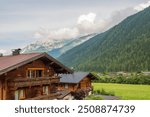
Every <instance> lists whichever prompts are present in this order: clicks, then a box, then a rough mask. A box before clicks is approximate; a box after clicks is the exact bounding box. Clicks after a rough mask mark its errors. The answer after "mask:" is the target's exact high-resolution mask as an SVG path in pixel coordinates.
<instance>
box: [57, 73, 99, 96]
mask: <svg viewBox="0 0 150 117" xmlns="http://www.w3.org/2000/svg"><path fill="white" fill-rule="evenodd" d="M94 79H96V77H95V76H94V75H93V74H92V73H87V72H74V73H72V74H62V75H61V79H60V84H59V87H58V89H59V90H69V91H71V92H75V91H77V90H84V91H86V92H88V94H91V91H92V90H93V86H92V80H94Z"/></svg>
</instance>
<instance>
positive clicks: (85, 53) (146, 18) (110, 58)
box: [59, 7, 150, 71]
mask: <svg viewBox="0 0 150 117" xmlns="http://www.w3.org/2000/svg"><path fill="white" fill-rule="evenodd" d="M59 60H60V61H61V62H62V63H63V64H65V65H67V66H69V67H73V68H74V69H75V70H81V71H148V70H150V7H148V8H146V9H145V10H143V11H141V12H139V13H137V14H135V15H132V16H130V17H128V18H126V19H125V20H123V21H122V22H121V23H119V24H118V25H116V26H114V27H113V28H111V29H110V30H108V31H106V32H104V33H101V34H98V35H96V36H95V37H93V38H91V39H90V40H88V41H86V42H84V43H83V44H81V45H79V46H76V47H75V48H73V49H71V50H69V51H67V52H66V53H64V54H63V55H61V56H60V57H59Z"/></svg>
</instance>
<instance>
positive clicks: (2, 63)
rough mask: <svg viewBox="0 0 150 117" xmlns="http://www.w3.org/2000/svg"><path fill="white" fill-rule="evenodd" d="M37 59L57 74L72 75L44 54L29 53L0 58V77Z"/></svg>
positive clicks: (64, 67)
mask: <svg viewBox="0 0 150 117" xmlns="http://www.w3.org/2000/svg"><path fill="white" fill-rule="evenodd" d="M37 59H41V60H42V61H44V62H46V63H48V64H49V65H51V66H54V67H55V71H56V72H57V73H73V71H72V70H71V69H69V68H67V67H66V66H64V65H63V64H61V63H60V62H59V61H57V60H56V59H54V58H53V57H51V56H49V55H48V54H46V53H30V54H20V55H11V56H3V57H0V75H1V74H4V73H6V72H9V71H11V70H13V69H16V68H18V67H20V66H23V65H25V64H27V63H30V62H32V61H35V60H37Z"/></svg>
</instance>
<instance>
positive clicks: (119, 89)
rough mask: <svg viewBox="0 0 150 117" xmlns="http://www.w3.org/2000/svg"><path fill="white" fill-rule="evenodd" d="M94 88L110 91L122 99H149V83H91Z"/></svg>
mask: <svg viewBox="0 0 150 117" xmlns="http://www.w3.org/2000/svg"><path fill="white" fill-rule="evenodd" d="M93 86H94V90H97V89H102V88H103V89H104V90H105V91H112V92H114V93H115V96H121V99H123V100H150V85H130V84H113V83H93Z"/></svg>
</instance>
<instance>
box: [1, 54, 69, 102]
mask: <svg viewBox="0 0 150 117" xmlns="http://www.w3.org/2000/svg"><path fill="white" fill-rule="evenodd" d="M16 56H18V58H19V56H20V55H16ZM26 56H28V55H24V57H26ZM10 57H12V58H13V56H10ZM10 57H7V58H10ZM34 58H37V59H34ZM0 60H1V61H2V60H3V59H2V58H0ZM53 60H54V59H50V58H49V56H48V55H47V54H45V53H44V54H42V55H40V54H39V55H38V57H37V56H33V60H32V57H31V59H30V60H28V59H27V60H26V61H23V62H21V63H23V64H21V65H20V66H18V64H14V66H11V67H13V68H12V69H11V67H8V68H6V70H1V71H2V72H1V74H0V100H24V99H27V100H28V99H31V100H32V99H56V98H57V96H60V93H58V92H57V91H58V83H59V82H60V76H58V74H59V73H65V72H66V73H71V71H70V70H69V69H68V68H66V67H65V66H64V67H63V65H62V64H60V63H58V64H57V61H56V60H55V61H53ZM6 61H7V60H6ZM14 61H15V60H14ZM10 63H11V62H10ZM6 64H7V63H6ZM19 64H20V63H19ZM16 66H17V67H16ZM8 69H11V70H8ZM4 71H7V72H4Z"/></svg>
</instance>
